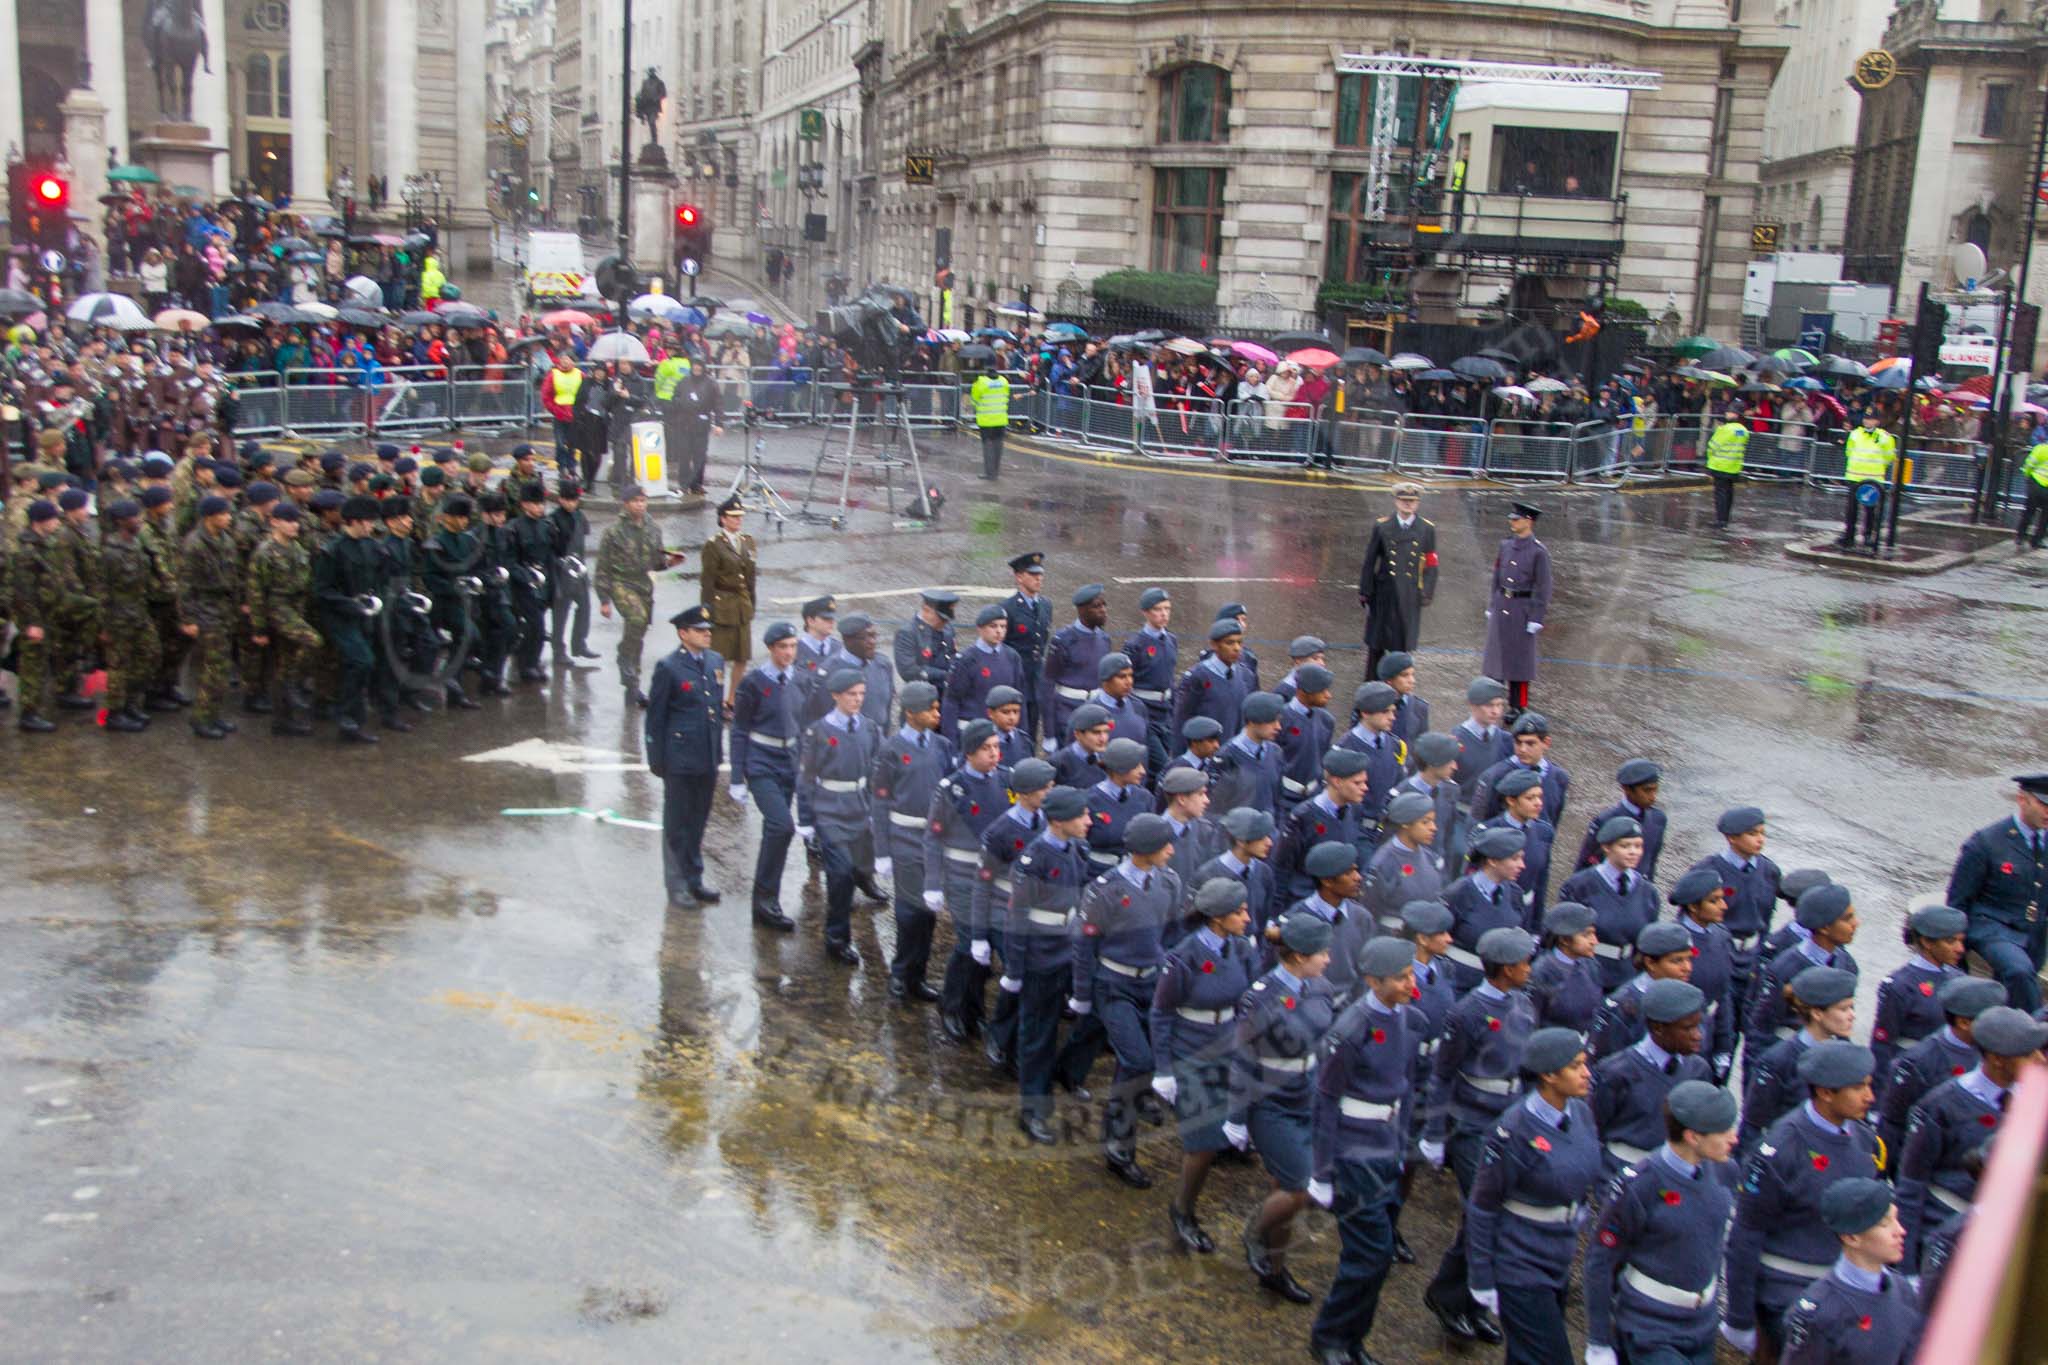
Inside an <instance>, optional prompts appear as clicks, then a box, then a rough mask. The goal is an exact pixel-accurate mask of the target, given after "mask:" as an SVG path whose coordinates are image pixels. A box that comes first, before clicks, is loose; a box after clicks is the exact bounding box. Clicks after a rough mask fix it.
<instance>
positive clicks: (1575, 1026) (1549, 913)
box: [1529, 901, 1607, 1033]
mask: <svg viewBox="0 0 2048 1365" xmlns="http://www.w3.org/2000/svg"><path fill="white" fill-rule="evenodd" d="M1599 941H1600V939H1599V936H1598V935H1597V934H1596V933H1595V932H1594V929H1593V912H1592V911H1591V910H1589V909H1587V908H1586V907H1585V906H1583V905H1579V904H1576V903H1574V902H1572V901H1559V902H1558V903H1557V904H1556V905H1553V906H1551V907H1550V909H1548V910H1546V911H1544V912H1543V938H1542V941H1541V943H1540V944H1539V945H1538V946H1539V948H1540V950H1541V951H1539V953H1538V954H1537V957H1536V965H1535V966H1534V967H1533V968H1531V969H1530V972H1529V998H1530V999H1531V1000H1533V1001H1535V1002H1536V1024H1537V1027H1539V1028H1568V1029H1571V1030H1572V1031H1573V1032H1575V1033H1585V1032H1587V1031H1588V1030H1589V1029H1591V1028H1592V1027H1593V1021H1594V1020H1595V1019H1597V1018H1598V1017H1599V1015H1600V1004H1601V1002H1602V1001H1604V1000H1605V999H1606V998H1607V991H1606V989H1605V988H1604V987H1602V986H1601V984H1600V960H1599V959H1598V958H1596V957H1595V956H1593V945H1594V944H1596V943H1598V942H1599Z"/></svg>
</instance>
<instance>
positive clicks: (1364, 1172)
mask: <svg viewBox="0 0 2048 1365" xmlns="http://www.w3.org/2000/svg"><path fill="white" fill-rule="evenodd" d="M1330 1185H1331V1193H1332V1195H1333V1196H1334V1197H1333V1199H1332V1200H1331V1205H1330V1212H1331V1213H1332V1214H1333V1215H1335V1217H1336V1219H1337V1277H1336V1279H1334V1280H1332V1281H1331V1282H1330V1292H1329V1294H1328V1295H1326V1296H1325V1297H1324V1299H1323V1307H1322V1311H1321V1312H1319V1313H1317V1314H1316V1321H1315V1326H1314V1327H1312V1328H1310V1329H1309V1334H1308V1339H1309V1342H1310V1343H1311V1344H1312V1345H1314V1346H1315V1347H1316V1349H1318V1350H1330V1349H1333V1348H1334V1349H1336V1350H1350V1349H1351V1348H1352V1347H1354V1346H1357V1345H1359V1344H1360V1343H1362V1342H1363V1341H1364V1340H1365V1338H1366V1337H1367V1335H1368V1334H1370V1333H1371V1331H1372V1320H1373V1315H1374V1314H1375V1313H1377V1312H1378V1311H1379V1306H1380V1290H1381V1289H1382V1288H1384V1287H1385V1285H1386V1282H1387V1272H1389V1271H1390V1270H1392V1269H1393V1267H1394V1213H1395V1210H1396V1209H1397V1208H1399V1206H1400V1199H1401V1163H1400V1162H1398V1161H1395V1160H1393V1159H1392V1158H1388V1159H1387V1160H1385V1161H1349V1160H1344V1159H1339V1160H1338V1162H1337V1164H1336V1166H1335V1167H1334V1169H1333V1170H1332V1172H1331V1176H1330Z"/></svg>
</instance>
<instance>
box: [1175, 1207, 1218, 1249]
mask: <svg viewBox="0 0 2048 1365" xmlns="http://www.w3.org/2000/svg"><path fill="white" fill-rule="evenodd" d="M1166 1217H1167V1220H1168V1221H1169V1222H1171V1223H1172V1224H1173V1235H1174V1237H1175V1238H1176V1239H1177V1240H1178V1241H1179V1242H1180V1244H1181V1245H1182V1246H1184V1247H1186V1248H1187V1249H1188V1250H1189V1251H1192V1252H1196V1253H1198V1254H1200V1255H1203V1256H1207V1255H1208V1254H1209V1253H1210V1252H1212V1251H1214V1250H1216V1242H1215V1239H1213V1238H1212V1237H1210V1236H1209V1234H1208V1232H1207V1231H1206V1230H1205V1229H1204V1228H1203V1227H1202V1225H1201V1224H1200V1223H1198V1222H1196V1221H1195V1215H1193V1214H1192V1213H1182V1212H1181V1208H1180V1205H1178V1204H1168V1205H1167V1206H1166Z"/></svg>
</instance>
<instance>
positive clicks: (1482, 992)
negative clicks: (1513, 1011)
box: [1472, 981, 1508, 1000]
mask: <svg viewBox="0 0 2048 1365" xmlns="http://www.w3.org/2000/svg"><path fill="white" fill-rule="evenodd" d="M1472 994H1474V995H1476V996H1479V997H1480V998H1481V999H1484V1000H1505V999H1507V998H1508V993H1507V992H1506V991H1504V990H1502V989H1501V988H1500V987H1498V986H1496V985H1494V984H1493V983H1492V982H1491V981H1482V982H1480V983H1479V984H1478V985H1476V986H1474V987H1473V988H1472Z"/></svg>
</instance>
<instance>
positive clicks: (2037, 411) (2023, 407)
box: [2012, 403, 2048, 417]
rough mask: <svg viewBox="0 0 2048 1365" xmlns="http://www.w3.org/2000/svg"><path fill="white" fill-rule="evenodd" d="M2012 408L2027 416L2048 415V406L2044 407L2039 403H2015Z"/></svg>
mask: <svg viewBox="0 0 2048 1365" xmlns="http://www.w3.org/2000/svg"><path fill="white" fill-rule="evenodd" d="M2012 410H2013V412H2014V413H2016V414H2019V415H2021V416H2025V417H2048V408H2044V407H2042V406H2041V405H2040V404H2039V403H2015V404H2013V405H2012Z"/></svg>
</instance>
